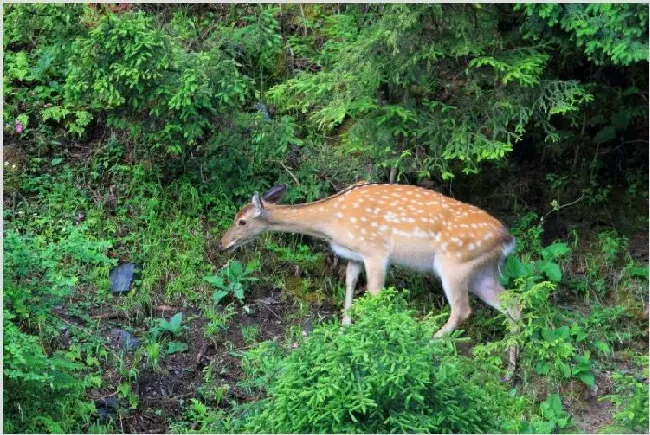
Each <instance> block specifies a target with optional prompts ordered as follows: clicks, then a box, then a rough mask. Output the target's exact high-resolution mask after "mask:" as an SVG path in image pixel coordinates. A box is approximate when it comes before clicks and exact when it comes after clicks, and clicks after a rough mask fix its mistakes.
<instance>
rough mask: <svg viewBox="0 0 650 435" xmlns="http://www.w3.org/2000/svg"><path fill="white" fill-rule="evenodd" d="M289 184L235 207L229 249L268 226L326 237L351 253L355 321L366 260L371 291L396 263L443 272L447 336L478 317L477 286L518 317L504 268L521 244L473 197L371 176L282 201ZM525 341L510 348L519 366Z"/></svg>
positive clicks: (348, 295) (347, 304)
mask: <svg viewBox="0 0 650 435" xmlns="http://www.w3.org/2000/svg"><path fill="white" fill-rule="evenodd" d="M286 190H287V187H286V185H277V186H274V187H272V188H271V189H269V191H268V192H266V193H265V194H264V195H263V196H262V197H261V198H260V196H259V194H258V193H257V192H255V193H254V194H253V197H252V199H251V202H250V203H249V204H246V205H245V206H243V207H242V208H241V209H240V210H239V212H237V214H236V215H235V219H234V222H233V224H232V226H231V227H230V228H229V229H228V230H227V231H226V232H225V233H224V235H223V237H222V238H221V241H220V248H221V249H222V250H232V249H235V248H238V247H240V246H243V245H245V244H247V243H249V242H251V241H252V240H254V239H255V238H256V237H258V236H259V235H260V234H262V233H264V232H266V231H274V232H287V233H295V234H303V235H308V236H313V237H316V238H319V239H322V240H325V241H326V242H327V243H329V245H330V246H331V248H332V250H333V251H334V253H335V254H336V255H337V256H339V257H342V258H343V259H345V260H347V261H348V263H347V268H346V273H345V301H344V307H343V319H342V322H341V323H342V325H344V326H346V325H350V324H351V321H352V319H351V316H350V309H351V306H352V297H353V292H354V289H355V287H356V285H357V282H358V279H359V275H360V273H361V270H362V268H363V269H365V275H366V282H367V288H366V290H367V292H369V293H370V294H371V295H376V294H377V293H379V292H380V291H381V290H382V289H383V288H384V283H385V279H386V273H387V269H388V266H389V265H391V264H394V265H400V266H404V267H406V268H408V269H412V270H414V271H416V272H420V273H431V274H435V275H437V276H438V277H439V278H440V280H441V282H442V288H443V291H444V294H445V296H446V299H447V301H448V303H449V306H450V314H449V317H448V319H447V322H446V323H445V324H444V325H443V326H442V327H441V328H440V329H439V330H438V331H437V332H436V333H435V334H434V338H439V337H442V336H443V335H446V334H448V333H450V332H451V331H453V330H455V329H456V328H457V327H458V326H459V325H460V324H461V323H462V322H464V321H465V320H467V319H468V318H469V317H470V314H471V312H472V309H471V307H470V304H469V294H470V293H472V294H474V295H475V296H477V297H478V298H479V299H480V300H482V301H483V302H484V303H486V304H487V305H489V306H491V307H493V308H495V309H496V310H497V311H499V312H501V313H503V314H505V315H506V316H507V317H508V318H509V319H510V320H511V321H512V324H515V323H516V322H518V321H519V319H520V309H519V307H518V306H516V305H512V306H509V307H505V306H504V305H503V303H502V302H501V300H500V294H501V293H502V292H503V291H504V288H503V286H502V285H501V283H500V280H499V268H500V266H501V265H502V264H503V261H504V259H505V257H506V256H507V255H509V254H510V253H512V252H513V250H514V247H515V240H514V238H513V237H512V236H511V235H510V234H509V232H508V231H507V229H506V228H505V227H504V226H503V224H502V223H501V222H500V221H498V220H497V219H496V218H494V217H492V216H491V215H489V214H488V213H487V212H485V211H483V210H481V209H480V208H478V207H475V206H473V205H470V204H466V203H463V202H461V201H458V200H456V199H453V198H450V197H447V196H445V195H442V194H441V193H438V192H435V191H433V190H429V189H425V188H423V187H418V186H413V185H399V184H378V183H367V182H365V181H363V182H358V183H356V184H353V185H351V186H349V187H347V188H345V189H343V190H341V191H339V192H338V193H336V194H334V195H332V196H329V197H327V198H323V199H320V200H317V201H314V202H310V203H303V204H294V205H281V204H278V202H279V201H280V200H281V199H282V198H283V197H284V195H285V193H286ZM517 354H518V349H517V348H516V347H511V348H510V350H509V365H508V371H509V373H512V372H513V371H514V368H515V365H516V360H517Z"/></svg>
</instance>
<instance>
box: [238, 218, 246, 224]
mask: <svg viewBox="0 0 650 435" xmlns="http://www.w3.org/2000/svg"><path fill="white" fill-rule="evenodd" d="M237 223H238V224H239V225H246V221H245V220H244V219H240V220H239V222H237Z"/></svg>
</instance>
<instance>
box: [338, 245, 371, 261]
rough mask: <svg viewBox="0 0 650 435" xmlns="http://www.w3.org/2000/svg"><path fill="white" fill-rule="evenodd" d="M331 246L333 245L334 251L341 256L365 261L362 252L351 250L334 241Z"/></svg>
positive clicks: (350, 259)
mask: <svg viewBox="0 0 650 435" xmlns="http://www.w3.org/2000/svg"><path fill="white" fill-rule="evenodd" d="M331 246H332V251H334V253H335V254H336V255H338V256H339V257H341V258H345V259H346V260H348V261H357V262H359V263H363V257H362V256H361V254H358V253H356V252H354V251H351V250H349V249H347V248H344V247H343V246H340V245H337V244H335V243H332V244H331Z"/></svg>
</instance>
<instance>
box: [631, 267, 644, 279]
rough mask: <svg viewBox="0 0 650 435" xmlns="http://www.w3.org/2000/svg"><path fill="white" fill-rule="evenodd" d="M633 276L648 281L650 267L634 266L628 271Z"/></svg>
mask: <svg viewBox="0 0 650 435" xmlns="http://www.w3.org/2000/svg"><path fill="white" fill-rule="evenodd" d="M628 271H629V273H630V275H631V276H638V277H641V278H645V279H648V266H633V267H630V268H629V269H628Z"/></svg>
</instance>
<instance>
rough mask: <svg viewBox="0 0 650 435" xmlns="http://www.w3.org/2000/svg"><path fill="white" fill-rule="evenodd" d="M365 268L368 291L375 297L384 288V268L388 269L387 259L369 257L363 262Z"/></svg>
mask: <svg viewBox="0 0 650 435" xmlns="http://www.w3.org/2000/svg"><path fill="white" fill-rule="evenodd" d="M363 265H364V266H365V268H366V279H367V281H368V291H369V292H370V294H372V295H376V294H377V293H379V292H380V291H381V290H382V289H383V288H384V281H385V280H386V268H387V267H388V258H385V257H370V258H365V259H364V260H363Z"/></svg>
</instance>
